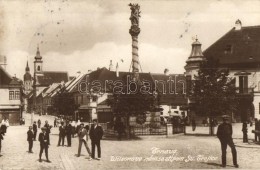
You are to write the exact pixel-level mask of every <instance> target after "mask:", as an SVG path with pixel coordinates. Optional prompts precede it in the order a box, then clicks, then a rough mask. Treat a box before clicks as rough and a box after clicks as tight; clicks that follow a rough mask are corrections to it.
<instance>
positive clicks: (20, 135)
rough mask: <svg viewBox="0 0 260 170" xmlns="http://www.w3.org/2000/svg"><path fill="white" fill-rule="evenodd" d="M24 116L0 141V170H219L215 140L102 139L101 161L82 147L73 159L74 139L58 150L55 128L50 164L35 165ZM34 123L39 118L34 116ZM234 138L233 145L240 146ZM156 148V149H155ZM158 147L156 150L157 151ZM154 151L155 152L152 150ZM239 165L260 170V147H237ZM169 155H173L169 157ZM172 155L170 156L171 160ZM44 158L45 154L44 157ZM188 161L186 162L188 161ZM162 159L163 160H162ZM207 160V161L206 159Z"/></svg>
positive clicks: (36, 144)
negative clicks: (29, 150) (89, 158)
mask: <svg viewBox="0 0 260 170" xmlns="http://www.w3.org/2000/svg"><path fill="white" fill-rule="evenodd" d="M29 118H30V117H29V115H26V126H12V127H9V128H8V131H7V134H6V135H5V136H4V137H5V139H4V140H3V141H2V145H3V148H2V154H3V156H2V157H0V169H1V170H2V169H39V170H45V169H46V170H47V169H66V170H74V169H78V170H85V169H178V168H181V169H184V168H185V169H202V168H203V169H220V168H221V167H220V163H221V159H220V155H221V151H220V144H219V141H218V139H217V138H216V137H209V136H183V135H176V136H171V137H168V138H166V137H165V136H152V137H151V136H147V137H141V138H139V139H135V140H131V141H126V140H123V141H117V140H112V139H110V140H108V139H107V140H102V141H101V148H102V159H101V160H100V161H98V160H91V161H89V160H88V159H86V158H87V157H88V156H87V152H86V150H85V148H82V155H81V157H79V158H78V157H76V156H75V154H76V153H77V145H78V141H77V138H73V139H72V147H57V142H58V128H53V129H52V133H51V136H50V138H51V146H50V148H49V153H50V156H49V157H50V160H51V161H52V162H51V163H47V162H42V163H40V162H38V155H39V142H38V141H35V142H34V147H33V151H34V153H33V154H29V153H28V152H27V150H28V143H27V141H26V132H27V129H28V125H29V124H30V121H29ZM35 119H36V120H37V119H38V117H37V116H35ZM41 119H42V122H43V121H44V120H48V121H49V122H50V124H53V117H51V116H41ZM241 140H242V139H241V138H239V137H238V138H236V139H235V140H234V141H235V143H236V144H240V143H241ZM155 148H157V149H155ZM158 148H159V149H158ZM153 149H154V150H153ZM237 152H238V163H239V165H240V168H241V169H259V167H260V157H259V155H260V147H253V148H251V147H246V145H244V146H242V145H241V146H240V147H237ZM171 155H172V156H171ZM170 156H171V157H170ZM43 158H45V157H44V155H43ZM188 158H189V159H188ZM162 159H163V160H162ZM207 159H208V160H207ZM227 164H228V166H227V168H230V169H233V168H234V167H233V166H232V155H231V152H230V149H229V148H228V149H227Z"/></svg>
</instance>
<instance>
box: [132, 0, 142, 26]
mask: <svg viewBox="0 0 260 170" xmlns="http://www.w3.org/2000/svg"><path fill="white" fill-rule="evenodd" d="M129 6H130V9H131V16H130V18H129V19H130V20H131V23H132V26H134V25H135V26H139V18H140V17H141V16H140V13H141V11H139V10H140V6H139V5H138V4H132V3H130V4H129Z"/></svg>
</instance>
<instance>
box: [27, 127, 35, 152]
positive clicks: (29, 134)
mask: <svg viewBox="0 0 260 170" xmlns="http://www.w3.org/2000/svg"><path fill="white" fill-rule="evenodd" d="M32 129H33V127H32V126H29V130H28V131H27V141H28V143H29V151H28V152H29V153H33V151H32V147H33V140H34V139H35V137H34V133H33V131H32Z"/></svg>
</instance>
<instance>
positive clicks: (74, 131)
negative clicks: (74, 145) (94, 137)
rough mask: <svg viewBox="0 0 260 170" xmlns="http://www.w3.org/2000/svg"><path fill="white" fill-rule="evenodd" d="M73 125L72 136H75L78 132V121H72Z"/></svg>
mask: <svg viewBox="0 0 260 170" xmlns="http://www.w3.org/2000/svg"><path fill="white" fill-rule="evenodd" d="M71 127H72V129H71V133H72V137H73V138H74V137H75V133H76V122H75V121H74V120H73V121H72V123H71Z"/></svg>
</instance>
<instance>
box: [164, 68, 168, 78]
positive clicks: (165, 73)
mask: <svg viewBox="0 0 260 170" xmlns="http://www.w3.org/2000/svg"><path fill="white" fill-rule="evenodd" d="M164 75H166V76H168V75H169V69H168V68H166V69H164Z"/></svg>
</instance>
